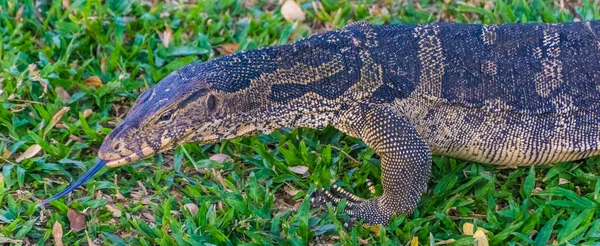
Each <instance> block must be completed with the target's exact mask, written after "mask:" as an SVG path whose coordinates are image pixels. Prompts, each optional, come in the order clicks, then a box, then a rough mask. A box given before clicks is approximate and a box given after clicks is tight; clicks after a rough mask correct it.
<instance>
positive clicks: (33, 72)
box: [28, 63, 48, 98]
mask: <svg viewBox="0 0 600 246" xmlns="http://www.w3.org/2000/svg"><path fill="white" fill-rule="evenodd" d="M28 68H29V75H30V76H31V80H33V81H37V82H40V85H41V86H42V88H43V89H44V93H42V95H40V96H39V97H40V98H41V97H42V96H44V95H45V94H46V93H48V82H47V81H45V80H43V79H42V75H40V73H39V72H38V71H37V65H35V63H32V64H29V66H28Z"/></svg>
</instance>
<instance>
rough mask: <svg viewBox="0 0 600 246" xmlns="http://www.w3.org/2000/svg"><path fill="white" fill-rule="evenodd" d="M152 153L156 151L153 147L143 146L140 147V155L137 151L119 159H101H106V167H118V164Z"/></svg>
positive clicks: (127, 162) (128, 162)
mask: <svg viewBox="0 0 600 246" xmlns="http://www.w3.org/2000/svg"><path fill="white" fill-rule="evenodd" d="M159 152H161V151H159ZM154 153H156V151H155V150H154V149H153V148H151V147H145V148H143V149H142V151H141V155H140V154H139V153H133V154H131V155H128V156H125V157H122V158H119V159H113V160H103V161H106V166H107V167H120V166H124V165H127V164H130V163H132V162H135V161H137V160H140V159H143V158H146V157H148V156H150V155H152V154H154Z"/></svg>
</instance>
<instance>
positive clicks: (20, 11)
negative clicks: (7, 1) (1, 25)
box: [15, 4, 25, 22]
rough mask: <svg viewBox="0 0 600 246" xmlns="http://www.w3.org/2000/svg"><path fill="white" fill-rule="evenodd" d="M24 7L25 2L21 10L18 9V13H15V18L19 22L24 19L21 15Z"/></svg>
mask: <svg viewBox="0 0 600 246" xmlns="http://www.w3.org/2000/svg"><path fill="white" fill-rule="evenodd" d="M23 7H25V4H23V5H21V7H20V8H19V10H17V14H15V20H17V21H19V22H21V21H23V19H21V15H23Z"/></svg>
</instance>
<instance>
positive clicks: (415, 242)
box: [410, 237, 419, 246]
mask: <svg viewBox="0 0 600 246" xmlns="http://www.w3.org/2000/svg"><path fill="white" fill-rule="evenodd" d="M410 246H419V237H413V238H412V240H411V241H410Z"/></svg>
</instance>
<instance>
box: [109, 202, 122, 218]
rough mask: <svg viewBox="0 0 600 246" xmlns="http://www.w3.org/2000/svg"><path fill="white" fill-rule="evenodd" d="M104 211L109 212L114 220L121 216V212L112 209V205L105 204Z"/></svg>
mask: <svg viewBox="0 0 600 246" xmlns="http://www.w3.org/2000/svg"><path fill="white" fill-rule="evenodd" d="M106 209H108V211H111V212H112V214H113V217H115V218H119V217H121V215H122V214H123V213H122V212H121V210H119V209H118V208H115V207H113V205H110V204H106Z"/></svg>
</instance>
